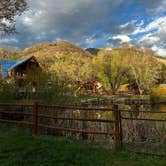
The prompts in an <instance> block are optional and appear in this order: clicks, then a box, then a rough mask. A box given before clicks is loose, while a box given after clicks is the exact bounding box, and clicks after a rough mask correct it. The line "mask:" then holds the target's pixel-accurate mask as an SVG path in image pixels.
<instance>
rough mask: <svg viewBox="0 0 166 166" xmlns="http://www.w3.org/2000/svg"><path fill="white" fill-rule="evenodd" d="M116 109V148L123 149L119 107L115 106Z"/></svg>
mask: <svg viewBox="0 0 166 166" xmlns="http://www.w3.org/2000/svg"><path fill="white" fill-rule="evenodd" d="M113 109H114V120H115V131H114V142H115V147H116V148H121V138H122V135H121V134H122V133H121V129H120V127H121V126H120V112H119V110H118V105H114V106H113Z"/></svg>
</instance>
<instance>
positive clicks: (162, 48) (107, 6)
mask: <svg viewBox="0 0 166 166" xmlns="http://www.w3.org/2000/svg"><path fill="white" fill-rule="evenodd" d="M27 1H28V5H29V10H28V11H27V12H25V13H24V14H23V15H21V16H19V17H17V18H16V28H17V31H18V32H19V33H17V34H13V35H10V36H5V37H1V38H0V47H15V48H25V47H28V46H30V45H33V44H36V43H40V42H45V41H57V40H67V41H69V42H72V43H74V44H76V45H78V46H81V47H82V48H88V47H99V48H100V47H105V48H108V49H113V48H116V47H119V46H121V45H122V44H124V43H128V44H130V45H141V46H143V47H149V48H151V49H152V50H153V51H154V52H155V53H156V54H158V55H160V56H166V0H27Z"/></svg>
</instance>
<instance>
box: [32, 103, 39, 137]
mask: <svg viewBox="0 0 166 166" xmlns="http://www.w3.org/2000/svg"><path fill="white" fill-rule="evenodd" d="M33 111H34V136H37V135H38V133H39V128H38V102H34V107H33Z"/></svg>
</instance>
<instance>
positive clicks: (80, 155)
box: [0, 125, 166, 166]
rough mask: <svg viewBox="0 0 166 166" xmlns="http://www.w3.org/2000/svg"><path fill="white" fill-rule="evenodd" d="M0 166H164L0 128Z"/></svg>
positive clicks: (154, 159)
mask: <svg viewBox="0 0 166 166" xmlns="http://www.w3.org/2000/svg"><path fill="white" fill-rule="evenodd" d="M0 165H2V166H121V165H123V166H140V165H141V166H148V165H151V166H165V165H166V160H165V159H164V158H157V157H147V156H143V155H136V154H131V153H129V152H127V151H115V150H111V149H108V148H107V149H106V148H102V147H100V146H97V144H95V143H88V142H85V141H76V140H71V139H65V138H60V137H53V136H40V137H38V138H34V137H33V136H32V135H31V131H30V130H29V129H25V128H19V127H11V126H6V125H1V126H0Z"/></svg>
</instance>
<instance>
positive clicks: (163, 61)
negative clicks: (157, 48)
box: [156, 57, 166, 65]
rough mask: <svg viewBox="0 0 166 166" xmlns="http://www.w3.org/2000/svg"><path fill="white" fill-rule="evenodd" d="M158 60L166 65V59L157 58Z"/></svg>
mask: <svg viewBox="0 0 166 166" xmlns="http://www.w3.org/2000/svg"><path fill="white" fill-rule="evenodd" d="M156 59H157V60H158V61H159V62H161V63H163V64H165V65H166V58H163V57H156Z"/></svg>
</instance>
